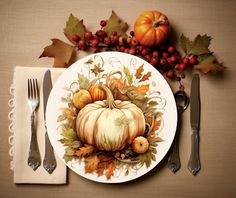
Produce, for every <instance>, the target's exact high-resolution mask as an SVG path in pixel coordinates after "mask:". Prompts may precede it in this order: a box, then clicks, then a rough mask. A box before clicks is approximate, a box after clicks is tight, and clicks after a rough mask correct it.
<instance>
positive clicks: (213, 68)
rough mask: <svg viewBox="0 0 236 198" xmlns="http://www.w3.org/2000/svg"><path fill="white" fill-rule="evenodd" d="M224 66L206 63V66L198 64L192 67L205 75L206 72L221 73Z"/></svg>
mask: <svg viewBox="0 0 236 198" xmlns="http://www.w3.org/2000/svg"><path fill="white" fill-rule="evenodd" d="M225 68H226V67H225V66H223V65H221V64H219V63H206V64H198V65H195V66H194V69H196V70H198V71H200V72H202V73H204V74H206V73H208V72H210V71H211V72H222V71H224V70H225Z"/></svg>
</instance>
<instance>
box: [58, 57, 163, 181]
mask: <svg viewBox="0 0 236 198" xmlns="http://www.w3.org/2000/svg"><path fill="white" fill-rule="evenodd" d="M95 58H96V61H95V60H94V59H95ZM99 58H100V59H99V60H101V61H100V62H98V61H97V60H98V55H96V56H94V59H93V58H90V59H89V60H87V61H85V62H84V64H85V65H87V67H88V68H89V74H88V76H89V77H88V76H85V75H83V74H78V79H77V80H76V81H75V82H73V83H72V84H73V86H71V87H74V88H73V90H70V89H69V93H70V95H69V96H67V97H65V98H63V101H65V102H66V103H67V104H68V107H65V108H63V109H62V114H61V115H60V116H59V118H58V122H62V123H63V124H62V128H61V135H62V136H63V138H62V139H61V140H60V142H61V143H62V144H63V145H64V146H65V147H66V149H65V154H64V160H65V161H71V160H73V159H77V160H79V161H83V162H84V170H85V173H96V174H97V175H98V176H102V175H105V176H106V178H107V179H111V177H112V176H113V175H114V174H115V173H114V172H115V171H116V170H117V169H119V167H120V166H122V164H123V165H125V166H124V167H125V169H126V171H125V174H126V175H128V174H129V169H130V168H131V169H132V168H134V167H135V166H137V165H138V164H139V165H141V166H143V165H145V166H146V167H147V168H148V167H149V166H150V165H151V163H152V161H155V160H156V158H155V155H156V152H157V148H156V147H157V145H158V142H160V141H162V140H161V138H159V137H158V135H157V133H156V132H157V131H158V130H159V129H161V127H162V125H163V123H162V119H161V116H162V114H161V112H159V111H158V110H157V109H156V106H158V104H159V102H158V101H157V100H156V97H155V95H153V93H152V92H151V91H150V84H149V83H150V82H149V79H150V78H151V76H152V75H151V71H146V70H145V68H144V63H143V64H140V65H136V66H135V69H134V68H132V67H131V66H128V65H123V64H122V66H120V67H119V70H113V71H110V72H107V71H106V70H105V69H104V64H105V61H104V60H103V59H102V57H99ZM99 89H100V90H99ZM82 92H83V93H86V97H87V95H88V94H90V95H91V96H93V97H91V98H93V100H89V102H88V101H87V102H88V103H87V102H86V101H80V102H86V105H85V106H84V107H82V108H78V107H77V105H76V104H75V103H74V101H75V99H74V97H76V96H77V95H78V93H82ZM93 92H96V94H97V96H96V99H95V95H94V94H95V93H93ZM99 94H100V96H102V97H100V96H99ZM101 94H102V95H101ZM104 96H106V97H105V99H104ZM86 97H85V96H81V97H80V99H78V100H84V99H85V98H86ZM139 140H142V141H145V142H146V144H145V145H146V146H145V148H144V147H143V148H142V143H141V142H140V143H139ZM134 141H136V143H135V145H136V146H135V147H133V145H134ZM143 146H144V145H143ZM139 147H140V148H139Z"/></svg>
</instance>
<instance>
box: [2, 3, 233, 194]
mask: <svg viewBox="0 0 236 198" xmlns="http://www.w3.org/2000/svg"><path fill="white" fill-rule="evenodd" d="M235 8H236V1H234V0H226V1H225V0H207V1H204V0H200V1H194V0H189V1H187V0H179V1H175V0H168V1H161V0H148V1H141V0H136V1H135V0H131V1H126V0H120V1H116V0H111V1H109V0H100V1H95V0H81V1H76V0H70V1H64V0H57V1H54V0H51V1H49V0H41V1H34V0H33V1H29V0H22V1H17V0H1V1H0V20H1V22H0V41H1V42H0V85H1V89H0V104H1V108H0V109H1V111H0V159H1V162H0V176H1V179H0V197H4V198H5V197H6V198H8V197H11V198H13V197H23V198H28V197H34V198H38V197H57V198H60V197H71V198H73V197H81V198H92V197H96V198H104V197H113V198H119V197H127V198H153V197H163V198H165V197H167V198H168V197H175V198H176V197H179V198H183V197H186V198H191V197H199V198H200V197H214V198H215V197H232V198H233V197H236V188H235V184H236V173H235V168H236V157H235V153H236V146H235V140H236V125H235V121H236V111H235V110H236V103H235V101H236V87H235V85H236V67H235V66H236V58H235V46H236V39H235V36H236V23H235V18H236V12H235ZM112 9H113V10H115V11H116V13H117V14H118V15H119V16H120V17H121V18H122V19H124V20H125V21H126V22H127V23H128V24H129V25H130V30H132V29H133V23H134V20H135V18H136V17H137V16H138V15H139V13H141V12H142V11H144V10H160V11H162V12H164V13H165V14H166V15H167V16H168V17H169V20H170V23H171V26H172V37H173V38H174V39H175V40H176V39H177V38H178V37H179V36H180V35H181V33H184V34H185V35H186V36H188V37H190V38H193V37H195V36H196V35H197V34H199V33H200V34H205V33H206V34H209V35H211V36H212V37H213V40H212V42H211V43H212V44H211V47H210V49H211V50H212V51H214V52H215V54H216V56H217V57H218V59H219V60H220V61H222V62H223V63H224V65H225V66H227V70H226V72H225V74H224V75H219V76H212V75H202V76H201V104H202V112H201V115H202V116H201V129H200V157H201V164H202V169H201V171H200V172H199V174H198V175H197V176H195V177H194V176H192V175H191V174H190V172H189V171H188V169H187V161H188V158H189V154H190V134H191V133H190V131H191V128H190V123H189V121H190V119H189V109H187V111H186V112H185V113H184V115H183V123H182V131H181V135H180V157H181V165H182V166H181V169H180V170H179V171H178V172H177V173H176V174H175V175H174V174H172V172H170V171H169V169H168V168H167V167H166V161H167V160H166V158H165V159H164V160H163V161H162V162H161V163H160V164H159V165H158V166H157V167H156V168H155V169H154V170H153V171H151V172H150V173H148V174H147V175H145V176H143V177H141V178H139V179H137V180H136V181H132V182H129V183H124V184H116V185H107V184H100V183H95V182H92V181H88V180H86V179H84V178H82V177H80V176H79V175H77V174H75V173H74V172H72V171H69V172H68V185H64V186H52V185H16V184H14V183H13V172H12V171H11V170H10V169H9V162H10V157H9V155H8V150H9V147H10V146H9V144H8V136H9V132H8V124H9V121H8V117H7V115H8V112H9V110H10V109H9V107H8V106H7V102H8V100H9V98H10V94H9V91H8V90H9V87H10V85H11V83H12V80H13V71H14V66H15V65H25V66H38V67H49V66H51V65H52V64H53V60H52V59H47V58H44V59H38V57H39V55H40V54H41V52H42V50H43V48H44V47H45V46H46V45H49V44H50V43H51V42H50V39H51V38H59V39H62V40H64V41H67V39H66V38H65V36H64V35H63V28H64V26H65V22H66V20H67V18H68V17H69V15H70V13H73V14H74V15H75V16H77V17H79V18H80V19H83V20H84V23H85V25H86V26H87V27H88V29H89V30H91V31H93V32H94V31H95V30H97V29H99V28H100V27H99V26H100V25H99V23H100V20H102V19H107V18H108V17H109V16H110V14H111V11H112ZM82 56H84V54H83V55H82V54H81V53H78V57H77V58H80V57H82ZM187 76H188V77H187V78H186V79H185V80H184V82H183V83H184V85H185V88H186V92H187V93H189V92H190V77H191V75H187ZM170 84H171V86H172V88H173V90H177V87H178V84H177V83H170Z"/></svg>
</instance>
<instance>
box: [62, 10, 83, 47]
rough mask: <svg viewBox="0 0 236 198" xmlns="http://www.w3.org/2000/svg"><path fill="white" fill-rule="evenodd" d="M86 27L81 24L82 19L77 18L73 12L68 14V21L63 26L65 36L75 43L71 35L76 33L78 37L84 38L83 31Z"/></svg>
mask: <svg viewBox="0 0 236 198" xmlns="http://www.w3.org/2000/svg"><path fill="white" fill-rule="evenodd" d="M85 31H86V28H85V26H84V24H83V20H79V19H78V18H77V17H75V16H74V15H73V14H70V16H69V18H68V21H67V22H66V27H65V28H64V34H65V36H66V37H67V38H68V39H69V41H71V42H72V43H74V44H75V41H73V40H72V35H73V34H76V35H78V36H79V37H80V38H84V33H85Z"/></svg>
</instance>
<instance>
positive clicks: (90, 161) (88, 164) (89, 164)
mask: <svg viewBox="0 0 236 198" xmlns="http://www.w3.org/2000/svg"><path fill="white" fill-rule="evenodd" d="M98 164H99V159H98V157H97V155H92V156H89V157H87V158H86V159H85V173H92V172H93V171H96V170H97V168H98Z"/></svg>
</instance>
